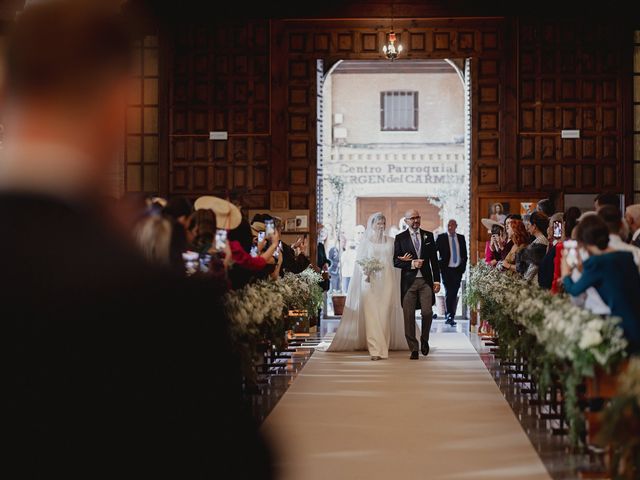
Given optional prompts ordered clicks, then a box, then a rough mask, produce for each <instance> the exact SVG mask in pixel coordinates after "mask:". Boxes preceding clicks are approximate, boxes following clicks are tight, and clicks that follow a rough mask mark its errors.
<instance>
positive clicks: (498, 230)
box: [491, 225, 502, 235]
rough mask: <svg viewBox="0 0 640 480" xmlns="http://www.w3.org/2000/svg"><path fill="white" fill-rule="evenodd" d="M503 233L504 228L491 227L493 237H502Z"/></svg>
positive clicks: (498, 226)
mask: <svg viewBox="0 0 640 480" xmlns="http://www.w3.org/2000/svg"><path fill="white" fill-rule="evenodd" d="M501 233H502V227H501V226H500V225H492V226H491V235H500V234H501Z"/></svg>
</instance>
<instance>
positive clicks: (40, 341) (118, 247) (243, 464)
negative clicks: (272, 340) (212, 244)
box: [0, 1, 272, 479]
mask: <svg viewBox="0 0 640 480" xmlns="http://www.w3.org/2000/svg"><path fill="white" fill-rule="evenodd" d="M91 4H92V2H84V4H80V3H78V2H74V3H72V2H65V1H58V2H46V3H45V2H43V3H42V4H38V5H34V6H30V7H27V8H26V9H25V10H24V12H23V13H22V14H21V15H20V17H19V18H18V20H17V23H16V24H15V25H14V26H13V29H12V31H11V32H10V34H9V36H8V38H7V43H6V50H5V52H6V66H5V67H6V68H5V69H4V71H5V79H4V83H3V85H2V94H1V95H2V97H1V99H0V102H1V107H2V110H3V121H4V125H5V129H6V130H5V132H6V137H5V144H4V146H5V148H4V149H3V151H2V152H1V155H0V215H1V216H2V218H3V222H4V226H5V229H4V230H3V234H2V236H0V265H1V269H2V280H0V283H1V288H0V292H1V293H0V304H2V306H3V316H2V325H3V330H2V334H1V335H0V338H2V351H3V353H4V355H5V357H4V361H3V373H2V378H3V397H4V399H5V402H6V404H7V407H8V408H6V409H5V410H4V415H3V422H2V424H3V428H2V436H3V437H4V438H3V440H4V442H3V444H4V445H5V446H6V447H5V448H4V454H5V455H4V461H3V469H4V470H5V471H13V472H14V474H12V475H11V476H12V478H62V477H64V478H67V479H69V478H73V479H76V478H83V479H86V478H121V477H123V476H126V477H131V478H134V477H135V478H154V477H155V478H160V477H172V478H203V477H204V478H214V477H216V478H270V477H271V475H272V474H271V467H270V460H269V455H268V454H267V452H266V447H265V445H264V443H263V441H262V440H261V438H260V437H259V435H258V433H257V430H256V427H255V425H254V424H253V421H252V420H251V419H250V416H249V415H248V414H247V412H246V411H245V409H244V407H243V406H242V401H241V391H240V377H239V374H238V369H237V368H236V367H235V361H234V356H233V352H232V346H231V345H230V341H229V339H228V335H227V331H226V326H225V325H226V321H225V318H224V313H223V310H222V308H221V305H220V303H219V301H218V300H217V298H218V292H216V291H212V290H211V289H210V288H209V286H208V284H206V283H200V282H196V281H189V280H187V279H181V278H179V277H178V276H173V275H172V274H171V273H170V272H169V271H168V270H167V269H159V268H158V269H155V268H154V267H153V266H151V265H149V264H148V263H147V262H145V261H144V259H143V258H142V256H140V255H139V254H137V253H136V252H135V251H134V249H133V242H127V241H125V240H123V239H121V238H120V237H118V236H117V235H116V234H115V233H114V226H113V225H110V224H108V223H107V222H106V221H105V220H104V219H105V216H104V215H102V210H101V208H100V207H101V206H100V204H99V202H100V199H101V198H102V196H101V193H102V192H103V191H104V190H105V185H104V182H105V179H108V174H107V173H108V169H109V167H110V162H111V159H113V158H117V155H116V152H117V149H118V145H119V144H120V143H121V140H122V135H123V132H124V124H123V122H124V118H125V109H126V97H127V93H128V88H129V85H130V80H129V76H128V63H129V53H130V52H129V45H130V41H129V40H130V39H129V38H128V35H127V33H126V31H125V30H124V28H123V27H122V24H121V23H120V22H119V20H118V19H117V18H115V17H112V16H108V15H105V14H103V13H102V12H98V11H97V10H95V9H94V7H93V6H92V5H91ZM198 305H206V311H207V314H206V317H205V318H202V317H201V316H199V315H197V311H195V310H193V311H190V310H192V309H193V308H197V306H198ZM220 365H224V368H220ZM221 440H222V441H221ZM246 458H250V459H251V461H250V462H248V461H246V460H245V459H246Z"/></svg>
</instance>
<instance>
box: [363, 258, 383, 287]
mask: <svg viewBox="0 0 640 480" xmlns="http://www.w3.org/2000/svg"><path fill="white" fill-rule="evenodd" d="M356 263H357V264H358V265H360V268H361V269H362V273H364V281H365V282H367V283H369V282H371V275H375V274H376V273H378V272H381V271H382V270H383V269H384V265H383V264H382V262H381V261H380V260H378V259H377V258H374V257H368V258H362V259H360V260H357V261H356Z"/></svg>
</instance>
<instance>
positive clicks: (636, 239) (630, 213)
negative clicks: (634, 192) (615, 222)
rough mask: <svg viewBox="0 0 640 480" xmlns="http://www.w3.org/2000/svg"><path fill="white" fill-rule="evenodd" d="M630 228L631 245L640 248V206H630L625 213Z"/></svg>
mask: <svg viewBox="0 0 640 480" xmlns="http://www.w3.org/2000/svg"><path fill="white" fill-rule="evenodd" d="M624 219H625V221H626V222H627V225H628V227H629V239H628V240H629V243H630V244H631V245H633V246H634V247H638V248H640V204H635V205H629V206H628V207H627V209H626V210H625V212H624Z"/></svg>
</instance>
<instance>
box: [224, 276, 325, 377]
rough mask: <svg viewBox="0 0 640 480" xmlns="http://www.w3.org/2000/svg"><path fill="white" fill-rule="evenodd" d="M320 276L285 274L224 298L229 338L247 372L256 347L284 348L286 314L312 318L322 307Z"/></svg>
mask: <svg viewBox="0 0 640 480" xmlns="http://www.w3.org/2000/svg"><path fill="white" fill-rule="evenodd" d="M321 281H322V277H321V275H320V274H318V273H316V272H315V271H313V270H312V269H311V268H308V269H307V270H305V271H303V272H302V273H300V274H293V273H287V274H285V276H284V277H283V278H280V279H278V280H275V281H268V280H259V281H257V282H254V283H251V284H249V285H246V286H245V287H244V288H241V289H239V290H232V291H229V292H228V293H227V294H226V296H225V310H226V313H227V317H228V319H229V322H230V330H231V335H232V336H233V337H234V339H235V341H236V343H237V344H238V345H239V346H242V350H243V351H242V355H243V357H244V359H243V363H244V364H245V366H246V367H247V368H246V370H247V371H248V370H250V367H251V365H252V363H253V359H254V358H255V355H256V353H257V351H258V346H259V345H260V344H270V345H272V346H273V347H274V348H275V349H277V350H280V349H282V348H283V347H284V346H285V332H286V331H287V330H289V329H290V325H289V324H288V322H287V312H288V311H289V310H307V311H308V312H309V315H310V316H313V315H316V314H317V312H318V309H319V308H320V304H321V303H322V288H321V287H320V285H319V283H320V282H321Z"/></svg>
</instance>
